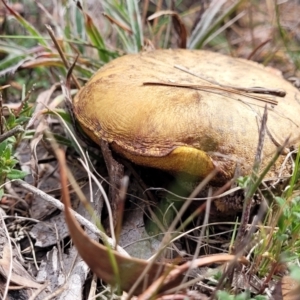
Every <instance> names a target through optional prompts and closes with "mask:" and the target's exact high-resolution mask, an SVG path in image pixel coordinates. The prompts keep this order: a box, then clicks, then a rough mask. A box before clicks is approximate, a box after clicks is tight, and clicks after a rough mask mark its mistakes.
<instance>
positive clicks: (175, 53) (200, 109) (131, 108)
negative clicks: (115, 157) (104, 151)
mask: <svg viewBox="0 0 300 300" xmlns="http://www.w3.org/2000/svg"><path fill="white" fill-rule="evenodd" d="M284 95H285V97H283V96H284ZM265 105H267V111H268V121H267V129H266V135H265V139H264V147H263V151H262V154H263V156H262V162H261V170H262V169H263V168H265V167H266V165H267V164H268V162H269V161H270V159H271V158H272V157H273V156H274V153H275V152H276V149H277V148H278V146H279V145H282V144H283V143H284V141H285V140H286V139H287V138H289V142H288V144H287V145H286V148H287V150H288V149H289V148H290V147H292V146H298V145H299V142H300V138H299V127H300V92H299V91H298V90H297V89H296V88H295V87H293V86H292V85H291V84H290V83H289V82H287V81H285V80H284V79H283V78H282V77H281V76H278V75H277V74H275V73H272V72H270V71H269V70H268V69H267V68H265V67H264V66H262V65H260V64H258V63H255V62H251V61H247V60H243V59H238V58H232V57H229V56H225V55H222V54H218V53H213V52H208V51H202V50H201V51H200V50H183V49H176V50H155V51H151V52H142V53H139V54H129V55H125V56H123V57H120V58H117V59H115V60H113V61H111V62H110V63H108V64H106V65H105V66H104V67H102V68H101V69H100V70H99V71H98V72H96V74H95V75H94V76H93V77H92V78H91V79H90V80H89V81H88V82H87V84H86V85H85V86H84V87H83V88H82V89H81V90H80V91H79V92H78V93H77V95H76V97H75V99H74V103H73V106H74V113H75V116H76V118H77V120H78V122H79V124H80V125H81V127H82V129H83V131H84V132H85V133H86V134H87V135H88V136H89V137H90V138H91V139H92V140H93V141H95V142H96V143H98V144H99V143H100V141H101V140H105V141H107V142H108V143H109V144H110V145H111V148H112V149H113V150H114V151H116V152H117V153H119V154H120V155H122V156H124V157H125V158H127V159H129V160H131V161H132V162H134V163H136V164H139V165H143V166H148V167H153V168H159V169H162V170H165V171H168V172H171V173H173V174H178V173H185V174H189V175H191V176H193V177H196V178H198V179H202V178H204V177H205V176H207V175H208V174H209V173H210V172H211V171H212V170H213V169H214V168H215V167H216V166H218V167H219V170H220V171H219V174H218V176H217V177H216V178H215V181H214V182H215V184H219V183H223V182H225V181H226V180H229V179H231V178H232V177H233V176H234V173H235V170H236V168H237V167H238V168H239V172H240V175H247V174H249V173H251V170H252V166H253V161H254V158H255V154H256V150H257V144H258V139H259V132H260V126H261V119H262V116H263V112H264V107H265ZM285 156H286V152H285V155H284V154H283V155H281V156H280V158H279V159H278V160H277V162H276V163H275V165H274V166H273V167H272V168H271V170H270V171H269V172H268V174H267V177H269V178H270V177H274V176H278V174H279V171H280V170H281V166H282V163H283V161H284V158H285ZM288 169H289V168H288V166H286V168H283V174H287V172H288V171H289V170H288Z"/></svg>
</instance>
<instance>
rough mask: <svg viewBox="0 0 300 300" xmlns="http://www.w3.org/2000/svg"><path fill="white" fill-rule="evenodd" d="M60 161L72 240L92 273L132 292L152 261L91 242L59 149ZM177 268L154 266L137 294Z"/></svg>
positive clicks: (173, 282) (66, 215) (175, 281)
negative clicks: (76, 210) (72, 196)
mask: <svg viewBox="0 0 300 300" xmlns="http://www.w3.org/2000/svg"><path fill="white" fill-rule="evenodd" d="M57 158H58V161H59V164H60V172H61V184H62V198H63V201H64V204H65V206H66V209H65V217H66V222H67V224H68V228H69V231H70V235H71V237H72V240H73V243H74V244H75V246H76V248H77V250H78V252H79V254H80V256H81V257H82V259H83V260H84V261H85V262H86V263H87V265H88V266H89V267H90V268H91V270H92V271H93V272H94V273H95V274H96V275H97V276H98V277H99V278H101V279H103V280H104V281H105V282H107V283H109V284H110V285H112V286H118V288H119V289H121V290H125V291H128V290H130V289H131V287H132V286H133V284H134V283H135V282H136V280H137V279H138V278H139V277H140V275H141V274H142V273H143V272H144V270H145V268H146V267H147V265H148V262H146V261H144V260H141V259H134V258H128V257H125V256H122V255H120V254H119V253H118V252H116V251H114V250H112V249H110V248H109V247H105V246H103V245H101V244H99V243H97V242H95V241H94V240H91V239H90V238H89V237H88V235H87V234H86V233H85V232H84V230H83V229H82V228H81V227H80V226H79V224H78V223H77V221H76V220H75V218H74V216H73V215H72V214H71V212H70V209H69V208H70V205H71V203H70V197H69V193H68V188H67V167H66V165H65V160H64V153H63V152H62V151H61V150H57ZM174 268H177V267H175V266H172V265H167V264H158V263H154V264H152V266H151V268H150V269H149V271H148V273H147V276H146V277H145V278H147V280H144V281H142V282H141V283H140V284H139V285H138V286H137V287H136V289H135V292H134V293H135V294H140V293H142V292H143V290H144V288H145V287H147V286H149V285H150V284H151V283H152V282H153V281H154V280H155V279H156V278H157V276H159V275H160V274H162V273H164V272H166V271H167V270H171V269H174ZM180 279H181V278H178V277H176V278H173V279H172V280H171V281H170V282H168V284H167V285H163V286H162V287H161V289H162V290H166V289H169V288H171V287H174V286H176V285H177V284H178V282H179V281H180Z"/></svg>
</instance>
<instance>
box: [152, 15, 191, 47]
mask: <svg viewBox="0 0 300 300" xmlns="http://www.w3.org/2000/svg"><path fill="white" fill-rule="evenodd" d="M165 15H170V16H172V20H173V23H174V27H175V30H176V32H177V34H178V35H179V38H180V39H179V40H180V41H179V48H183V49H185V48H186V43H187V30H186V27H185V25H184V23H183V22H182V20H181V18H180V16H179V14H178V13H177V12H176V11H171V10H163V11H159V12H156V13H155V14H153V15H151V16H150V17H148V19H147V20H148V21H151V20H154V19H156V18H159V17H160V16H165Z"/></svg>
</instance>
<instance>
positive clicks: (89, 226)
mask: <svg viewBox="0 0 300 300" xmlns="http://www.w3.org/2000/svg"><path fill="white" fill-rule="evenodd" d="M13 182H14V183H15V184H17V185H19V186H21V187H23V188H24V189H25V190H27V191H29V192H32V193H33V194H34V195H36V196H39V197H41V198H42V199H43V200H45V201H47V202H49V203H51V204H52V205H53V206H54V207H56V208H58V209H59V210H61V211H64V209H65V206H64V205H63V204H62V203H61V202H60V201H59V200H57V199H55V198H53V197H51V196H50V195H48V194H46V193H45V192H43V191H41V190H40V189H37V188H36V187H34V186H32V185H30V184H28V183H26V182H25V181H23V180H20V179H17V180H14V181H13ZM71 211H72V213H73V214H74V216H75V218H76V219H77V221H78V222H79V223H80V224H81V225H82V226H84V227H85V228H87V229H89V230H90V231H91V232H93V233H95V234H97V235H98V236H100V237H101V239H105V240H106V242H107V243H108V244H109V245H110V246H111V247H115V243H114V241H113V239H112V238H110V237H108V236H107V235H106V234H105V233H104V232H102V231H100V230H99V229H98V228H97V226H95V225H94V224H93V223H91V222H90V221H88V220H87V219H85V218H84V217H82V216H81V215H80V214H78V213H77V212H75V211H74V210H71ZM116 250H117V251H118V252H119V253H121V254H123V255H125V256H127V257H129V254H128V253H127V252H126V251H125V250H124V249H123V248H122V247H120V246H117V247H116Z"/></svg>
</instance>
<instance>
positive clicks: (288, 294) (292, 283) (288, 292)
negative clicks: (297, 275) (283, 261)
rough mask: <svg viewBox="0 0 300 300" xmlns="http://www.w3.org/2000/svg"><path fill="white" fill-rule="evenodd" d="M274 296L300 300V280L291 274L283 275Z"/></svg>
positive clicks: (282, 299) (275, 297)
mask: <svg viewBox="0 0 300 300" xmlns="http://www.w3.org/2000/svg"><path fill="white" fill-rule="evenodd" d="M272 296H273V298H274V300H300V284H299V281H297V280H295V279H293V278H292V277H290V276H283V277H282V279H281V280H280V281H279V282H278V283H277V285H276V287H275V290H274V293H273V295H272Z"/></svg>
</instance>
